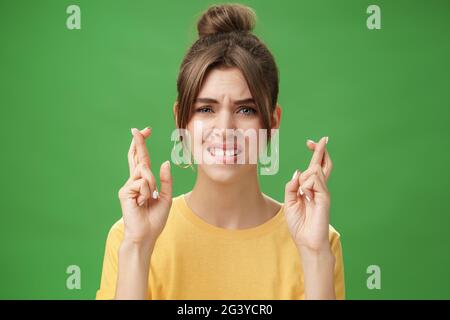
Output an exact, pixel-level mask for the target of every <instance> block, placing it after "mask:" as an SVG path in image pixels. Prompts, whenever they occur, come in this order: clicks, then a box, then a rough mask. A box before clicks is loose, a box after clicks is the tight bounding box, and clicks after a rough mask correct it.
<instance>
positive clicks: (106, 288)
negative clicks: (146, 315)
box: [96, 221, 123, 300]
mask: <svg viewBox="0 0 450 320" xmlns="http://www.w3.org/2000/svg"><path fill="white" fill-rule="evenodd" d="M120 223H121V221H118V222H117V223H115V224H114V225H113V226H112V227H111V229H110V230H109V233H108V237H107V239H106V246H105V255H104V257H103V268H102V275H101V280H100V288H99V290H98V291H97V294H96V299H97V300H109V299H114V298H115V295H116V285H117V270H118V250H119V246H120V243H121V241H122V238H123V231H122V230H121V228H120Z"/></svg>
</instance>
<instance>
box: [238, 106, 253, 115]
mask: <svg viewBox="0 0 450 320" xmlns="http://www.w3.org/2000/svg"><path fill="white" fill-rule="evenodd" d="M239 113H242V114H244V115H246V116H250V115H254V114H256V109H254V108H251V107H242V108H241V109H239Z"/></svg>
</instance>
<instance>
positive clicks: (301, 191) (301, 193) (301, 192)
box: [299, 187, 308, 198]
mask: <svg viewBox="0 0 450 320" xmlns="http://www.w3.org/2000/svg"><path fill="white" fill-rule="evenodd" d="M299 192H300V195H301V196H302V195H303V190H302V188H301V187H300V190H299ZM306 197H307V198H308V196H306Z"/></svg>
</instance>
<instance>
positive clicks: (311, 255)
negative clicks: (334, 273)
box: [299, 246, 335, 266]
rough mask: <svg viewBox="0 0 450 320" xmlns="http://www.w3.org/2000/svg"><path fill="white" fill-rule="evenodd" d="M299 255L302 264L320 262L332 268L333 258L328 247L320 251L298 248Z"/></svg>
mask: <svg viewBox="0 0 450 320" xmlns="http://www.w3.org/2000/svg"><path fill="white" fill-rule="evenodd" d="M299 253H300V256H301V258H302V261H304V262H309V261H311V262H321V263H323V264H326V265H333V266H334V263H335V257H334V254H333V251H332V250H331V247H330V246H325V247H323V248H320V249H311V248H306V247H299Z"/></svg>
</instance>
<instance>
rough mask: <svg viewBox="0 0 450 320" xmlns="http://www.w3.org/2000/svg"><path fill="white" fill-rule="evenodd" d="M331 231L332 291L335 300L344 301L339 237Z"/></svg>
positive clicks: (333, 230) (342, 265) (342, 263)
mask: <svg viewBox="0 0 450 320" xmlns="http://www.w3.org/2000/svg"><path fill="white" fill-rule="evenodd" d="M331 229H332V231H331V233H332V234H331V250H332V251H333V254H334V257H335V259H336V260H335V265H334V289H335V293H336V299H337V300H344V299H345V281H344V259H343V256H342V244H341V236H340V234H339V232H337V231H336V230H335V229H334V228H332V227H331Z"/></svg>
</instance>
